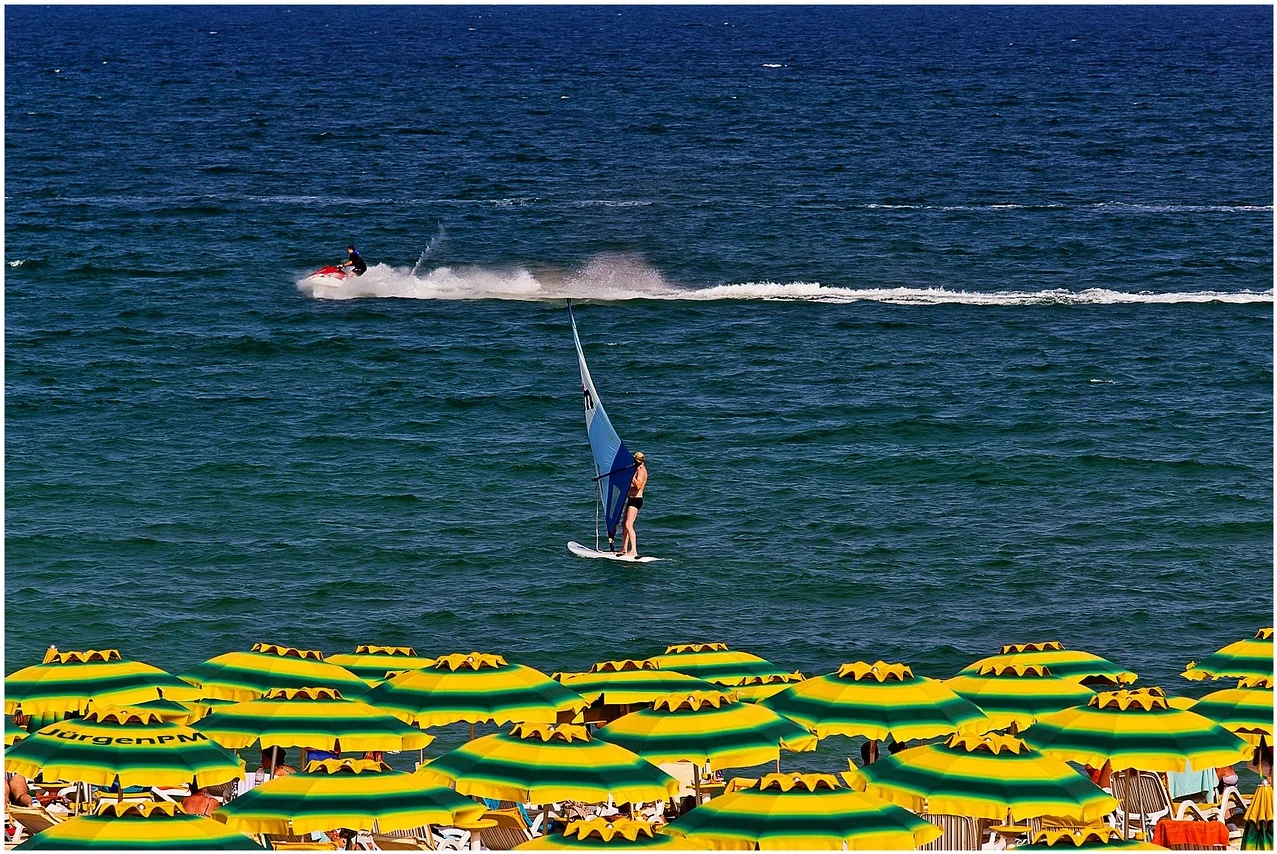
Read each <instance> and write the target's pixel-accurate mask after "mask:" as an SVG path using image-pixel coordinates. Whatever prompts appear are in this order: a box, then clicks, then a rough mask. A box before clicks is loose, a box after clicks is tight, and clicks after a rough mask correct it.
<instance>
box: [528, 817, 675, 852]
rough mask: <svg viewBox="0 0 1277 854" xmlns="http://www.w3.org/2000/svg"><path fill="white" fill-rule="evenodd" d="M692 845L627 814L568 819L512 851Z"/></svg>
mask: <svg viewBox="0 0 1277 854" xmlns="http://www.w3.org/2000/svg"><path fill="white" fill-rule="evenodd" d="M692 847H694V846H692V845H689V844H687V843H685V842H683V841H682V840H681V839H676V838H674V837H673V836H665V835H664V834H658V833H656V832H655V830H654V828H653V827H652V823H651V822H647V821H631V820H630V819H628V818H616V819H613V820H611V821H609V820H608V819H605V818H591V819H586V820H584V821H570V822H568V826H567V827H566V828H564V830H563V832H562V833H554V834H551V835H549V836H538V837H537V838H535V839H531V840H529V841H527V842H522V843H520V844H518V845H516V846H514V850H515V851H544V850H546V849H556V850H557V849H561V848H590V849H598V848H682V849H690V848H692Z"/></svg>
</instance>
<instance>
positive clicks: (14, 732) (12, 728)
mask: <svg viewBox="0 0 1277 854" xmlns="http://www.w3.org/2000/svg"><path fill="white" fill-rule="evenodd" d="M27 735H28V733H27V731H26V729H24V728H23V727H20V726H18V725H17V724H15V723H14V722H13V718H8V717H7V718H5V719H4V746H5V747H9V746H11V745H14V744H17V743H18V742H19V741H22V739H24V738H26V737H27Z"/></svg>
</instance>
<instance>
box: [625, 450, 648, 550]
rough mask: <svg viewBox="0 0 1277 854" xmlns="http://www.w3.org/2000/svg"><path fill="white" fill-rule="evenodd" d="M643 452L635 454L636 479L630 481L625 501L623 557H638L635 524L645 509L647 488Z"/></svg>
mask: <svg viewBox="0 0 1277 854" xmlns="http://www.w3.org/2000/svg"><path fill="white" fill-rule="evenodd" d="M643 459H644V457H643V452H642V451H635V453H634V478H633V479H632V480H631V481H630V495H629V497H628V498H626V499H625V536H624V538H622V540H621V555H622V556H623V557H638V535H637V534H635V533H634V522H635V520H637V519H638V514H639V511H640V510H642V509H643V487H645V486H647V466H645V465H643Z"/></svg>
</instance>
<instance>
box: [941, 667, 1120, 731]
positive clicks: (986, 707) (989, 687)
mask: <svg viewBox="0 0 1277 854" xmlns="http://www.w3.org/2000/svg"><path fill="white" fill-rule="evenodd" d="M942 684H943V685H944V686H945V687H946V688H948V689H949V690H951V691H953V693H955V694H957V695H958V696H959V697H962V698H963V699H964V700H969V701H971V702H972V703H974V704H975V705H976V706H978V707H979V708H980V711H982V712H984V713H985V715H986V716H988V718H989V723H988V728H989V729H1007V728H1009V727H1015V728H1016V729H1025V728H1026V727H1028V726H1030V725H1031V724H1032V723H1033V722H1034V721H1035V720H1037V719H1038V718H1039V717H1041V716H1042V715H1048V714H1050V713H1052V712H1058V711H1060V710H1061V709H1067V708H1069V707H1071V706H1077V705H1081V704H1083V703H1086V702H1087V701H1088V700H1090V699H1091V698H1092V697H1094V696H1095V692H1094V691H1092V690H1091V689H1090V688H1087V687H1086V686H1085V685H1082V684H1081V683H1079V682H1073V681H1070V680H1068V679H1061V678H1060V677H1058V676H1055V675H1053V674H1052V673H1051V671H1050V669H1048V668H1047V667H1046V666H1045V665H1041V664H1023V663H1019V664H984V665H981V666H980V669H979V670H978V671H976V672H975V673H963V674H959V675H957V676H955V677H953V678H952V679H946V680H944V682H943V683H942Z"/></svg>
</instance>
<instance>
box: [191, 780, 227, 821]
mask: <svg viewBox="0 0 1277 854" xmlns="http://www.w3.org/2000/svg"><path fill="white" fill-rule="evenodd" d="M220 806H221V803H219V802H218V800H217V799H216V798H214V797H211V796H210V795H209V794H208V792H206V791H204V788H203V787H202V786H199V785H197V784H195V783H191V793H190V794H189V795H187V796H186V797H184V798H182V812H184V813H186V814H187V815H202V816H205V817H208V816H211V815H212V814H213V811H214V810H216V809H217V808H218V807H220Z"/></svg>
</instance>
